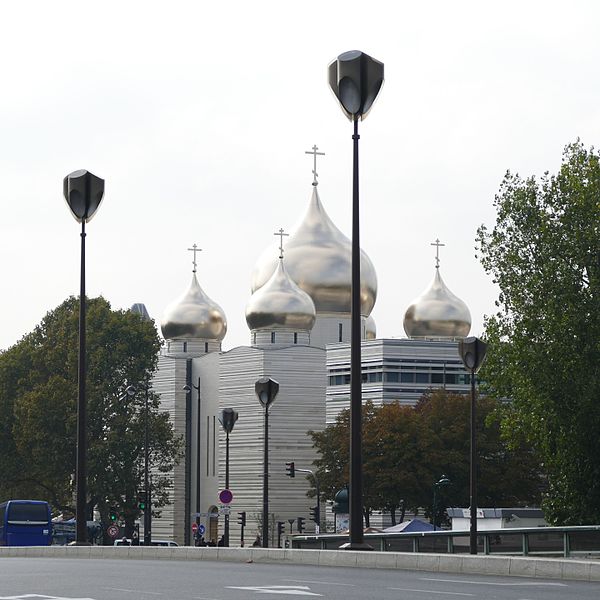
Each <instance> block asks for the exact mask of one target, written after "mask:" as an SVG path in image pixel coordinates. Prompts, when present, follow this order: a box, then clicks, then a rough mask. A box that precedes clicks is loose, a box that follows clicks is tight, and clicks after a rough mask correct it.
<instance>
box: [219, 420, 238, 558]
mask: <svg viewBox="0 0 600 600" xmlns="http://www.w3.org/2000/svg"><path fill="white" fill-rule="evenodd" d="M238 417H239V415H238V413H237V411H236V410H233V408H224V409H223V410H222V411H221V414H220V415H219V423H221V426H222V427H223V431H225V489H226V490H228V489H229V434H230V433H231V432H232V431H233V426H234V425H235V422H236V421H237V420H238ZM224 543H225V547H226V548H228V547H229V513H228V512H227V513H225V532H224Z"/></svg>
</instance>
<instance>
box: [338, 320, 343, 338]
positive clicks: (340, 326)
mask: <svg viewBox="0 0 600 600" xmlns="http://www.w3.org/2000/svg"><path fill="white" fill-rule="evenodd" d="M343 329H344V326H343V325H342V324H341V323H339V324H338V338H339V339H338V341H339V342H341V341H342V339H343Z"/></svg>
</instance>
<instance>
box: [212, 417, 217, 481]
mask: <svg viewBox="0 0 600 600" xmlns="http://www.w3.org/2000/svg"><path fill="white" fill-rule="evenodd" d="M215 419H216V417H214V416H213V459H212V473H213V477H214V476H215V463H216V457H217V424H216V421H215Z"/></svg>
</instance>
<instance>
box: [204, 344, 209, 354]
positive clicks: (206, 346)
mask: <svg viewBox="0 0 600 600" xmlns="http://www.w3.org/2000/svg"><path fill="white" fill-rule="evenodd" d="M204 352H208V342H204Z"/></svg>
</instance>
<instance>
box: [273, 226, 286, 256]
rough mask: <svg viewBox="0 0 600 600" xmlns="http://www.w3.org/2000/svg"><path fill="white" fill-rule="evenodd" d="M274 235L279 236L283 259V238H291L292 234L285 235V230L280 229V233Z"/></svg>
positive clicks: (280, 253) (280, 252) (280, 251)
mask: <svg viewBox="0 0 600 600" xmlns="http://www.w3.org/2000/svg"><path fill="white" fill-rule="evenodd" d="M273 235H278V236H279V258H283V238H284V237H289V236H290V234H289V233H285V232H284V231H283V229H280V230H279V231H278V232H276V233H274V234H273Z"/></svg>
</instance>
